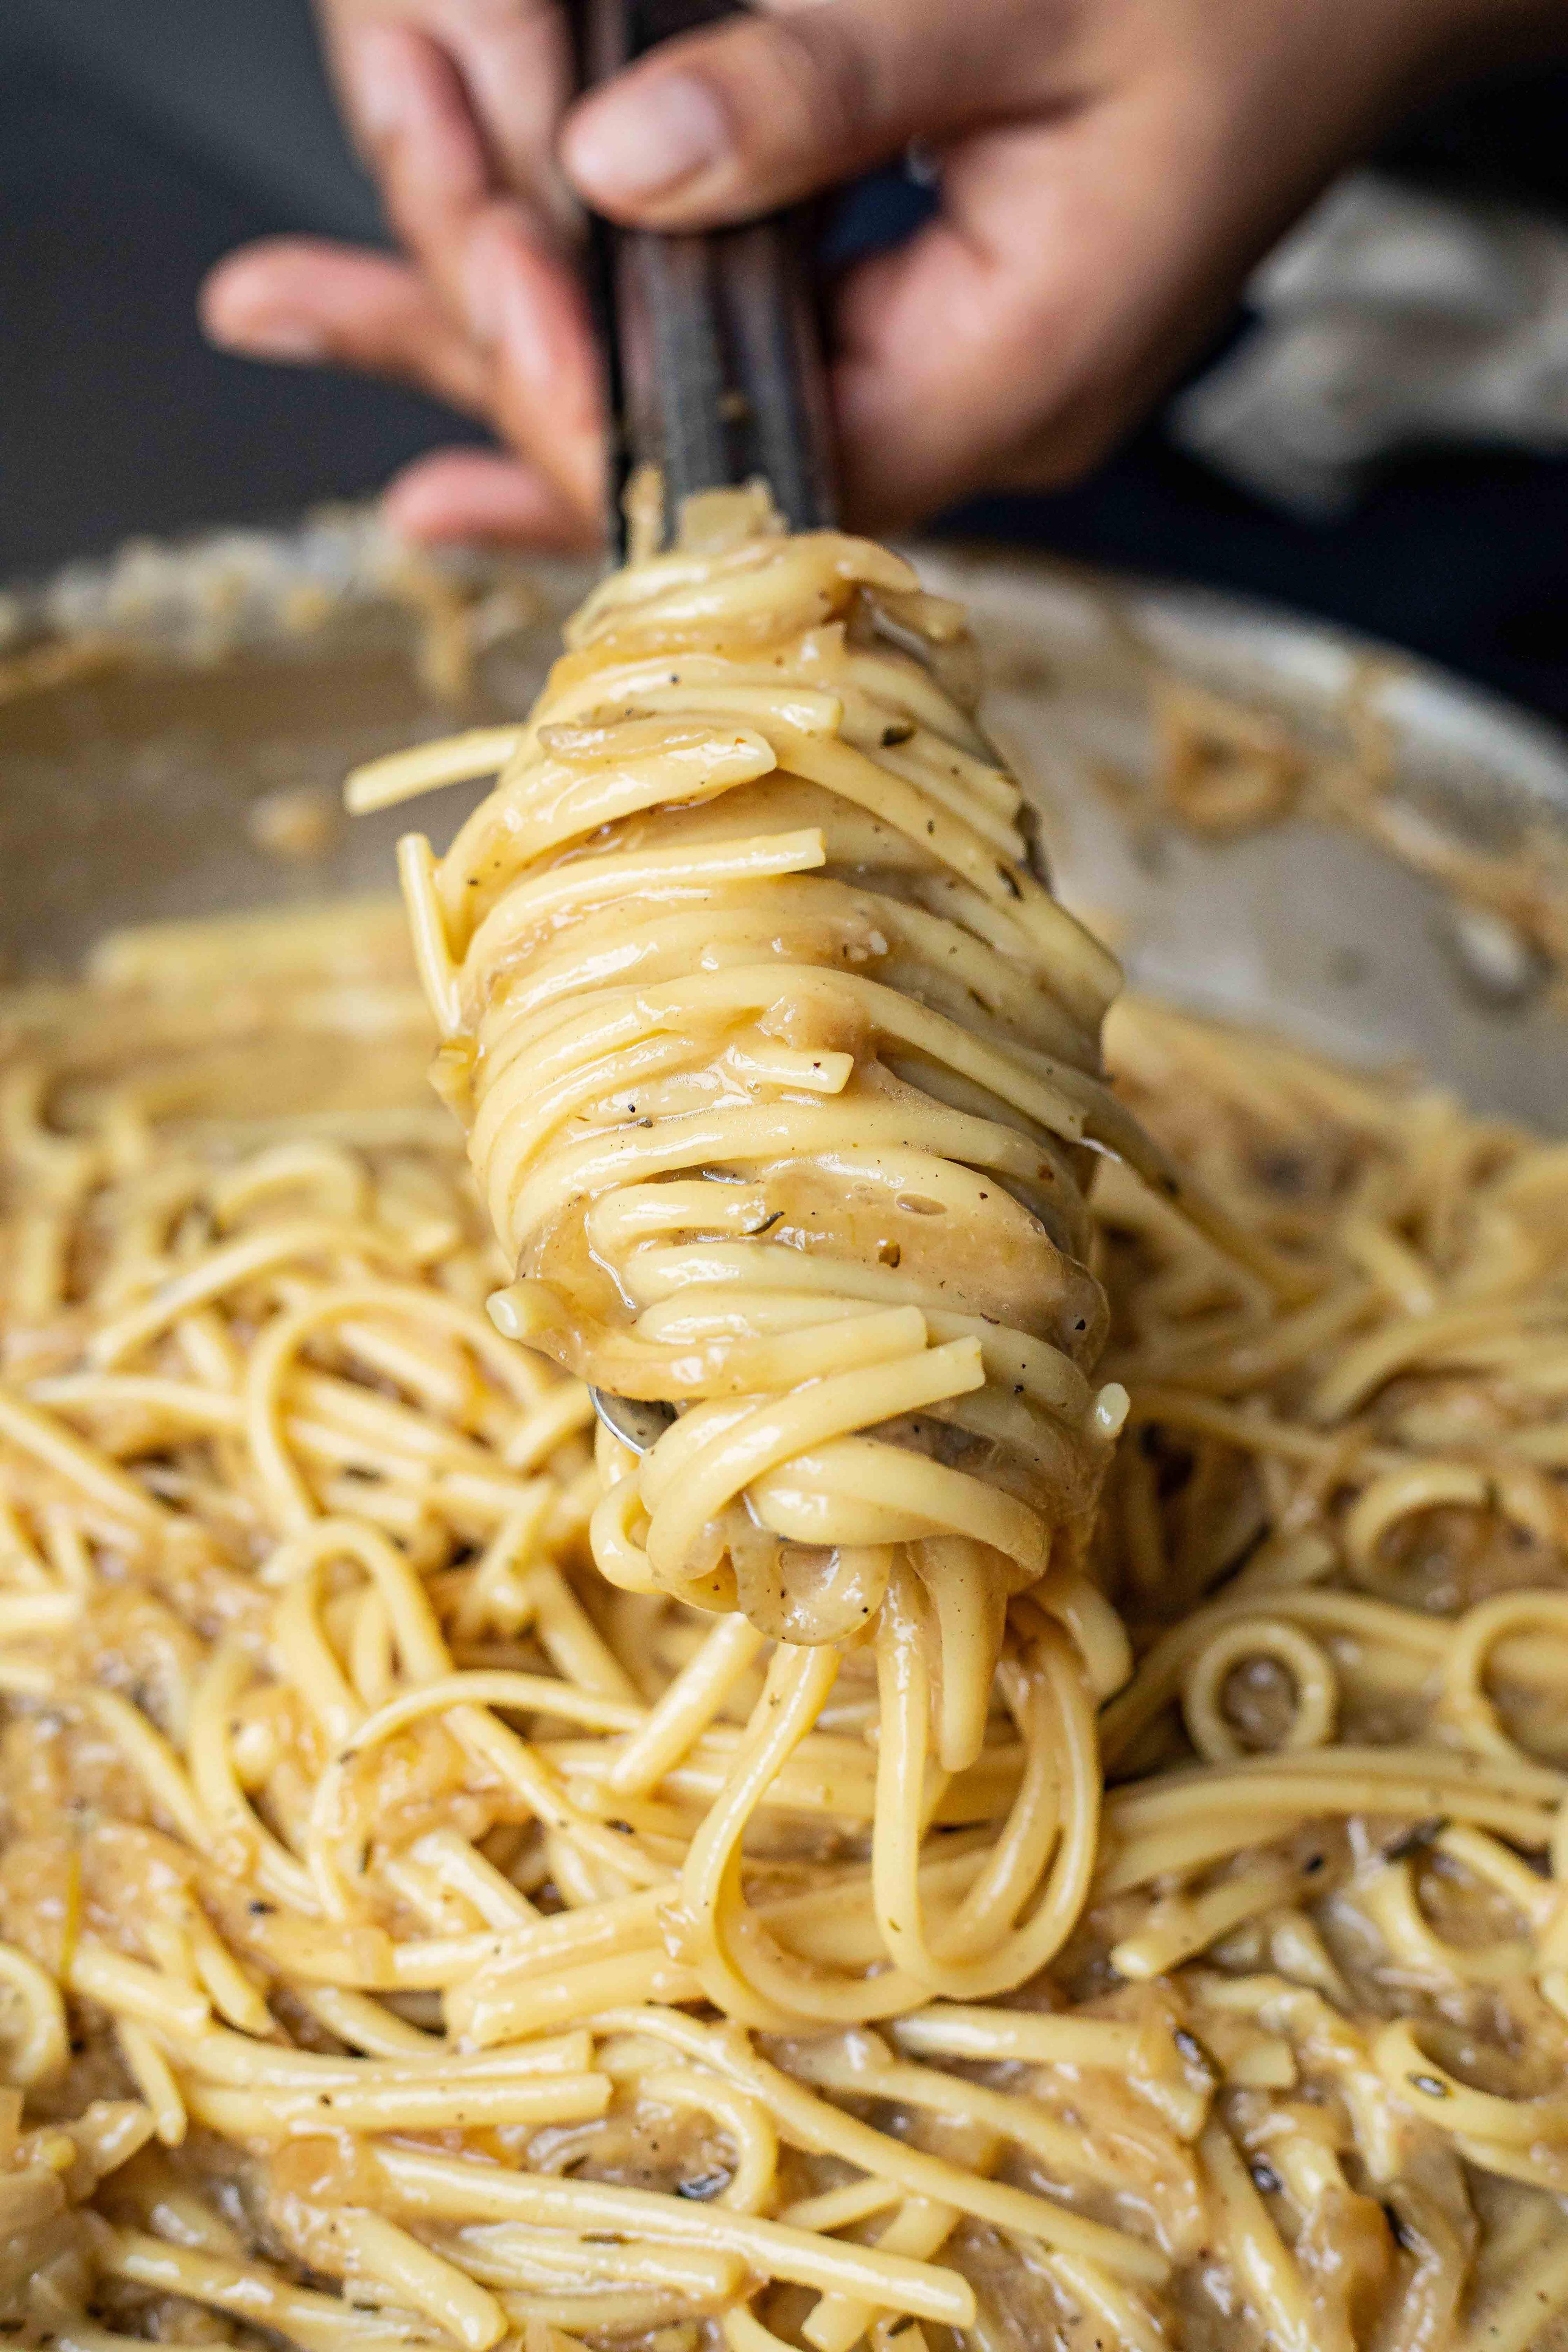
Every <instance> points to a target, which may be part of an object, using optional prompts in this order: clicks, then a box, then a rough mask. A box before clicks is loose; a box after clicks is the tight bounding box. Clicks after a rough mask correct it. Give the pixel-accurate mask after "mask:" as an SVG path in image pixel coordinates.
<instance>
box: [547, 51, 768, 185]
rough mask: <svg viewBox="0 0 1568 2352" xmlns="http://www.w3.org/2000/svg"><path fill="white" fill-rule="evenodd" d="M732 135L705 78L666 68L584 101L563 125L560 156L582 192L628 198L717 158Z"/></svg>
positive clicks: (673, 180)
mask: <svg viewBox="0 0 1568 2352" xmlns="http://www.w3.org/2000/svg"><path fill="white" fill-rule="evenodd" d="M732 143H733V142H732V141H731V135H730V124H729V121H728V118H727V117H726V115H725V112H724V109H723V107H722V106H721V103H720V101H719V99H718V97H717V96H716V95H715V93H714V91H713V90H712V89H710V87H709V85H708V84H707V82H705V81H699V80H698V79H697V78H696V77H695V75H692V74H683V73H670V74H663V75H660V76H659V77H658V79H656V80H654V81H653V82H651V83H650V84H649V85H648V86H647V88H643V89H628V90H626V92H624V93H617V94H616V96H614V97H608V96H606V97H605V98H603V99H601V100H599V101H598V102H597V103H596V104H595V105H593V106H590V107H588V108H586V109H585V110H584V112H583V114H582V115H581V116H580V117H579V118H578V119H577V120H576V121H574V122H573V123H572V124H571V126H570V128H569V129H568V131H567V132H566V138H565V144H564V156H565V162H566V167H567V169H568V171H569V172H570V173H571V174H572V177H573V179H574V181H575V182H576V183H577V184H578V186H579V187H580V188H581V189H582V190H583V192H584V194H586V195H588V196H591V197H597V198H598V199H599V200H600V201H601V202H609V203H612V204H628V203H633V202H635V201H636V200H637V198H638V197H642V196H653V195H658V194H660V193H661V191H662V190H664V189H666V188H669V187H673V186H674V185H675V184H676V183H677V182H678V181H679V180H689V179H690V177H691V176H692V174H693V173H695V172H700V171H702V170H704V169H706V168H707V167H708V166H709V165H710V164H713V163H719V162H721V160H722V159H723V157H724V156H726V155H727V154H728V153H729V152H730V150H731V145H732Z"/></svg>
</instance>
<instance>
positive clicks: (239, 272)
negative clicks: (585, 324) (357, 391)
mask: <svg viewBox="0 0 1568 2352" xmlns="http://www.w3.org/2000/svg"><path fill="white" fill-rule="evenodd" d="M198 307H199V310H200V316H201V321H202V326H203V328H204V330H205V332H206V334H207V335H208V337H209V338H210V339H211V341H213V342H215V343H217V344H219V345H221V346H222V348H223V349H225V350H226V351H232V352H244V353H245V354H246V355H247V357H249V358H252V359H266V360H285V361H294V362H305V363H308V362H316V363H318V364H335V365H337V366H340V367H347V368H354V369H357V370H359V371H360V372H361V373H365V374H369V375H382V376H390V377H392V378H394V379H395V381H397V382H399V383H410V384H414V385H416V387H417V388H418V389H419V390H420V391H421V392H426V393H430V394H434V395H435V397H436V398H437V400H444V401H446V402H447V404H448V405H449V406H451V407H454V408H458V409H462V410H464V411H465V412H466V413H468V414H469V415H485V414H486V413H487V411H488V406H489V394H490V384H491V380H492V375H493V364H492V362H491V359H490V357H489V353H488V352H483V351H481V350H480V348H479V345H478V344H476V343H474V342H473V341H471V340H470V339H469V338H468V336H467V335H465V334H464V333H463V332H462V331H461V330H460V329H459V328H458V327H457V326H455V325H454V323H453V321H452V320H451V319H450V317H449V316H448V314H447V310H446V309H445V307H444V306H443V305H442V304H441V303H440V302H439V301H438V300H437V298H436V296H435V295H434V294H433V293H432V292H431V290H430V289H429V287H428V286H427V284H426V281H425V279H424V278H423V277H422V276H421V275H420V273H419V271H418V270H416V268H413V267H412V266H411V265H410V264H409V263H407V262H405V261H396V260H394V259H393V258H392V257H390V256H388V255H385V254H380V253H367V252H362V251H359V250H357V249H356V248H355V247H352V246H342V245H331V244H329V243H327V242H326V241H325V240H324V239H322V238H317V237H272V238H268V239H267V240H266V241H265V242H263V243H261V244H258V245H251V246H246V247H242V248H241V249H240V250H239V251H238V252H237V253H232V254H229V255H228V256H227V257H226V258H225V259H224V260H222V261H220V262H219V263H218V265H217V267H216V268H215V269H214V270H213V271H212V272H211V273H210V274H209V276H208V278H207V279H206V281H205V284H204V286H203V287H202V289H201V293H200V296H199V298H198Z"/></svg>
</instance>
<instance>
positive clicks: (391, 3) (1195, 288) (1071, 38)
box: [202, 0, 1568, 545]
mask: <svg viewBox="0 0 1568 2352" xmlns="http://www.w3.org/2000/svg"><path fill="white" fill-rule="evenodd" d="M319 7H320V15H321V28H322V35H323V39H324V41H325V44H326V48H327V54H328V57H329V59H330V61H331V68H332V71H333V75H334V78H335V80H336V83H337V87H338V89H339V92H340V95H341V98H342V104H343V108H344V111H345V115H346V118H347V120H348V122H349V125H350V127H351V130H352V131H353V135H354V137H355V139H356V141H357V142H358V145H359V147H360V150H361V152H362V153H363V156H364V158H365V161H366V163H367V164H368V165H369V167H370V169H371V170H372V171H373V172H374V174H375V177H376V179H377V181H378V182H379V184H380V186H381V188H382V191H383V193H384V199H385V203H386V207H387V212H388V215H389V218H390V220H391V222H392V225H393V227H394V229H395V233H396V235H397V236H398V239H399V240H400V243H401V246H402V248H403V252H402V255H401V257H394V256H391V255H386V254H379V253H371V252H367V251H363V250H357V249H355V248H353V247H345V246H341V245H334V244H331V243H328V242H326V241H324V240H321V239H312V238H300V237H291V238H280V239H270V240H268V241H266V242H264V243H262V244H260V245H256V246H251V247H246V248H243V249H242V250H240V251H239V252H237V253H236V254H231V255H230V256H228V257H227V258H226V260H224V261H223V262H221V263H220V264H219V265H218V267H217V268H216V270H215V271H214V272H213V273H212V275H211V277H210V278H208V280H207V283H206V286H205V289H204V290H203V297H202V310H203V319H204V321H205V326H206V329H207V331H208V333H209V334H210V335H211V336H212V337H213V339H214V340H215V341H218V342H220V343H222V344H225V345H226V346H227V347H228V348H230V349H232V350H237V351H241V352H248V353H250V354H252V355H254V356H257V357H264V358H272V359H279V360H290V361H295V362H322V361H326V362H337V363H339V364H342V365H345V366H348V367H352V368H358V369H363V370H367V371H370V372H372V373H379V374H384V375H389V376H393V377H395V378H398V379H401V380H403V381H405V382H408V383H414V384H416V385H418V386H419V387H420V388H421V389H423V390H426V391H428V392H432V393H434V394H437V396H438V397H440V398H442V399H444V400H446V401H447V402H448V403H450V404H452V405H454V406H456V407H457V408H458V409H461V410H465V411H467V412H468V413H469V414H470V415H475V416H477V417H479V418H482V419H483V420H485V421H486V422H487V423H489V425H491V426H492V427H493V428H494V430H495V432H496V434H497V436H498V437H499V439H500V441H501V442H502V443H503V444H504V445H505V451H504V454H503V452H501V451H496V452H489V451H484V450H475V449H468V450H448V451H438V452H435V453H433V454H432V455H430V456H428V457H423V458H421V459H419V460H418V461H417V462H416V464H415V465H414V466H412V467H409V468H408V469H407V470H406V471H405V473H404V474H403V475H402V476H401V477H399V478H398V479H397V480H396V481H395V483H394V484H393V486H392V488H391V489H390V491H389V493H388V507H389V511H390V513H391V515H392V517H393V519H394V520H395V521H396V522H397V523H398V524H399V525H400V526H402V527H403V528H405V529H406V530H409V531H411V532H413V533H415V534H416V535H419V536H425V537H429V538H442V537H454V536H465V535H468V536H479V537H489V538H493V539H501V540H511V541H525V542H532V543H534V544H540V545H552V544H553V545H570V544H574V543H583V542H586V541H592V540H594V539H595V538H596V537H597V536H598V533H599V530H600V529H601V524H602V511H603V506H602V501H603V440H602V429H601V407H600V387H599V378H598V370H597V364H596V361H595V352H594V347H593V342H592V338H591V335H590V332H589V327H588V320H587V312H586V309H585V305H584V298H583V294H582V290H581V287H580V283H579V279H578V273H577V268H576V260H575V245H576V241H577V230H578V221H579V219H580V205H582V204H588V205H593V206H595V208H597V209H598V210H600V211H602V212H605V213H607V214H609V215H611V216H612V217H614V218H616V219H619V220H623V221H632V222H638V223H642V224H645V225H647V226H654V227H659V228H671V229H674V228H680V229H690V228H701V227H707V226H714V225H717V224H720V223H723V222H729V221H735V220H740V219H743V218H745V217H747V216H748V215H753V214H756V213H759V212H763V211H765V210H768V209H770V208H772V207H773V206H774V205H782V204H787V203H791V202H793V201H795V199H797V198H801V197H804V196H806V195H809V194H814V193H815V192H816V191H818V190H820V189H822V188H825V187H827V186H830V185H832V184H834V183H835V182H837V181H839V180H842V179H844V178H846V177H847V176H849V175H850V174H852V173H857V172H860V171H864V170H866V169H868V168H870V167H871V166H873V165H875V164H877V163H884V162H886V161H887V160H889V158H890V157H894V156H897V155H899V154H900V153H901V152H904V151H905V150H906V149H907V148H909V147H910V144H911V143H913V142H919V145H920V148H921V152H922V153H923V154H924V155H925V156H926V157H927V158H929V159H930V160H931V163H932V165H933V167H934V170H935V172H936V175H937V179H938V184H939V189H940V204H939V207H938V210H937V212H936V215H935V216H934V217H933V219H932V220H931V222H930V223H929V224H928V225H927V226H925V227H924V228H923V229H921V231H920V232H919V233H918V234H917V235H916V236H914V237H913V238H912V239H911V240H910V242H909V243H908V244H907V245H905V246H903V247H900V248H899V249H897V250H896V251H894V252H891V253H884V254H881V255H879V256H876V257H872V258H869V259H868V260H865V261H862V262H860V263H859V264H858V265H857V266H856V267H854V268H851V269H849V270H848V271H847V273H846V274H845V275H844V277H843V278H841V280H840V281H839V282H838V284H837V287H836V289H835V291H834V300H833V306H832V341H833V350H832V362H831V365H832V390H833V403H834V409H835V416H836V424H837V436H838V446H839V457H840V464H841V478H842V487H843V496H844V506H845V512H846V516H847V519H848V520H851V521H853V522H855V523H857V524H858V525H860V526H862V527H864V528H868V529H874V530H886V529H890V528H893V527H896V526H899V525H901V524H904V523H907V522H909V521H910V520H913V519H915V518H916V517H918V516H920V515H921V514H925V513H929V512H931V510H932V509H936V508H939V507H941V506H943V505H946V504H949V503H951V502H952V501H953V500H954V499H960V498H963V497H965V496H968V495H970V494H972V493H974V492H977V491H981V490H984V489H994V488H1023V487H1029V488H1048V487H1051V486H1053V485H1056V484H1059V483H1061V482H1064V481H1067V480H1069V479H1071V478H1074V477H1076V476H1077V475H1079V474H1080V473H1082V472H1083V471H1084V470H1086V469H1087V468H1088V467H1089V466H1091V465H1092V464H1093V463H1094V462H1095V461H1096V460H1097V459H1098V458H1099V457H1101V456H1102V455H1103V454H1104V452H1105V451H1106V450H1107V449H1108V448H1109V447H1110V446H1112V445H1113V444H1114V443H1115V442H1116V440H1117V439H1118V438H1120V436H1121V435H1122V434H1123V433H1124V432H1125V431H1126V430H1127V429H1128V427H1129V426H1130V425H1131V424H1132V423H1133V422H1134V421H1135V420H1136V419H1137V417H1138V416H1139V415H1141V414H1142V412H1143V411H1144V410H1145V409H1146V408H1147V407H1148V406H1149V404H1151V403H1152V401H1153V400H1154V399H1155V398H1157V396H1158V395H1159V394H1160V393H1161V391H1162V390H1163V388H1164V387H1165V386H1166V385H1167V384H1168V383H1170V381H1171V380H1172V378H1173V376H1174V375H1175V374H1176V373H1179V371H1180V369H1181V367H1182V366H1183V364H1184V362H1185V361H1186V360H1187V359H1188V358H1189V357H1190V356H1191V355H1192V354H1193V353H1194V352H1195V351H1197V350H1198V349H1200V348H1201V346H1202V344H1203V342H1204V341H1205V338H1206V337H1207V336H1208V335H1209V334H1210V333H1211V332H1212V331H1213V329H1214V327H1215V324H1216V322H1217V321H1219V320H1221V319H1223V317H1224V315H1225V313H1226V309H1227V307H1228V306H1229V305H1230V304H1231V303H1232V302H1233V301H1234V299H1235V298H1236V295H1237V290H1238V289H1239V288H1240V287H1241V285H1242V284H1243V282H1244V280H1245V278H1246V277H1247V272H1248V271H1249V269H1250V268H1251V267H1252V265H1253V264H1254V262H1255V261H1256V260H1257V259H1258V257H1259V256H1260V255H1261V254H1262V253H1264V252H1265V251H1266V250H1267V249H1268V247H1269V246H1270V245H1271V244H1272V243H1273V242H1274V241H1275V239H1276V238H1277V237H1278V236H1279V235H1280V234H1281V232H1282V231H1283V230H1284V229H1285V228H1286V227H1287V226H1289V223H1290V222H1291V221H1292V220H1293V219H1294V218H1295V217H1296V216H1297V215H1299V214H1300V212H1301V210H1302V209H1303V208H1304V207H1305V206H1306V205H1308V204H1310V201H1311V200H1312V198H1313V197H1314V196H1315V195H1316V194H1317V193H1318V191H1319V190H1320V189H1321V187H1322V186H1323V185H1324V184H1325V183H1326V182H1327V181H1328V180H1329V179H1330V178H1331V176H1332V175H1333V174H1334V173H1336V172H1337V171H1339V170H1340V169H1341V168H1342V166H1343V165H1344V164H1345V163H1347V162H1349V161H1351V160H1352V159H1353V158H1354V157H1355V156H1357V155H1358V154H1361V153H1363V152H1365V151H1366V150H1367V149H1368V148H1369V147H1370V146H1372V145H1373V143H1375V142H1376V140H1377V139H1378V137H1379V136H1380V134H1381V133H1382V132H1384V131H1385V130H1386V129H1387V127H1388V126H1389V125H1390V124H1391V123H1392V122H1394V121H1397V120H1398V119H1399V118H1400V116H1401V115H1402V114H1404V113H1405V112H1406V111H1407V110H1409V108H1410V107H1411V106H1412V105H1414V104H1416V103H1418V102H1420V101H1421V100H1425V99H1426V98H1429V97H1431V96H1433V95H1435V94H1436V93H1437V92H1439V91H1440V90H1442V89H1445V88H1447V87H1451V86H1453V85H1454V84H1455V83H1457V82H1459V81H1462V80H1464V79H1467V78H1468V77H1470V76H1472V75H1474V74H1475V73H1477V72H1479V71H1480V70H1482V69H1483V68H1486V67H1488V66H1489V65H1491V64H1494V63H1498V62H1501V61H1504V60H1507V59H1509V58H1515V57H1521V56H1526V55H1529V54H1531V53H1532V52H1533V53H1543V52H1545V51H1548V50H1551V49H1552V48H1554V47H1568V0H763V4H762V5H758V6H757V7H756V8H754V9H753V10H752V12H750V13H748V14H746V15H744V16H740V17H739V18H737V19H736V20H734V21H733V22H731V23H729V24H726V25H724V26H721V27H720V28H718V29H714V30H710V31H707V32H702V33H698V34H694V35H690V36H688V37H684V38H682V39H680V40H678V41H672V42H669V43H668V44H666V45H665V46H664V47H662V48H660V49H658V51H656V52H654V53H653V54H652V55H651V56H649V57H647V58H644V59H643V60H641V61H640V62H639V63H638V64H637V65H636V66H634V67H632V68H629V69H628V70H627V71H626V72H625V73H623V74H621V75H619V76H618V77H617V78H616V80H615V81H614V82H612V83H609V84H606V85H605V86H604V87H603V88H601V89H598V90H595V91H594V92H593V93H591V94H589V95H588V96H586V97H584V98H581V99H577V100H574V97H573V92H572V79H571V65H570V47H569V42H568V38H567V32H566V26H565V24H564V21H563V16H562V15H561V12H560V9H559V8H558V6H557V5H555V0H319Z"/></svg>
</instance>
